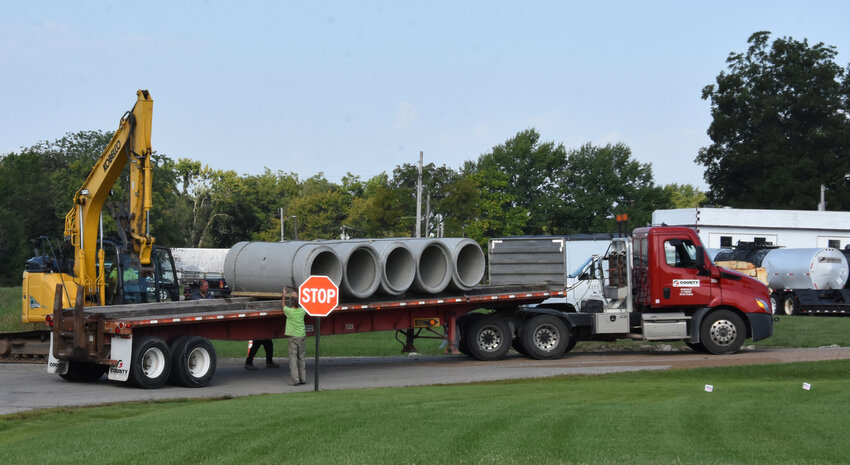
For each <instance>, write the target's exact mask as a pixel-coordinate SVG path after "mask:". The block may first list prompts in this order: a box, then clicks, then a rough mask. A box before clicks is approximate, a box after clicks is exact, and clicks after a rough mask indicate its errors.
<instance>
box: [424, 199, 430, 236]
mask: <svg viewBox="0 0 850 465" xmlns="http://www.w3.org/2000/svg"><path fill="white" fill-rule="evenodd" d="M430 218H431V193H430V192H428V191H425V237H431V224H430V220H429V219H430Z"/></svg>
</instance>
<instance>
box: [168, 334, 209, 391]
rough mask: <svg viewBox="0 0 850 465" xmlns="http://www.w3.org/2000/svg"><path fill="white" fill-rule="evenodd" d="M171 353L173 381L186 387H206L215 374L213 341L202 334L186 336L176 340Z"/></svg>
mask: <svg viewBox="0 0 850 465" xmlns="http://www.w3.org/2000/svg"><path fill="white" fill-rule="evenodd" d="M171 350H172V355H171V377H170V379H171V381H172V382H173V383H175V384H179V385H180V386H185V387H204V386H206V385H207V384H208V383H209V382H210V380H211V379H212V377H213V375H214V374H215V367H216V355H215V348H214V347H213V345H212V343H210V341H209V340H208V339H206V338H204V337H201V336H184V337H181V338H179V339H177V340H176V341H175V343H174V344H173V347H172V349H171Z"/></svg>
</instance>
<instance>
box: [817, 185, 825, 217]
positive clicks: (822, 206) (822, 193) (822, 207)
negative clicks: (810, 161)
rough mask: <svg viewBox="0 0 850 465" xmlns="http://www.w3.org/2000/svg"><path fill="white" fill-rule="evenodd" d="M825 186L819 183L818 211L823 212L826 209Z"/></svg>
mask: <svg viewBox="0 0 850 465" xmlns="http://www.w3.org/2000/svg"><path fill="white" fill-rule="evenodd" d="M825 194H826V186H825V185H823V184H821V185H820V203H819V204H818V211H819V212H823V211H826V195H825Z"/></svg>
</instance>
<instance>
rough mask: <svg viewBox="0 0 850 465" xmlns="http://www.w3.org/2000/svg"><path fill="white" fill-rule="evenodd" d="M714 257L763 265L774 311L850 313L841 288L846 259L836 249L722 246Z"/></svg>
mask: <svg viewBox="0 0 850 465" xmlns="http://www.w3.org/2000/svg"><path fill="white" fill-rule="evenodd" d="M714 261H715V263H717V264H718V265H720V266H728V265H730V264H734V263H741V262H746V263H750V264H752V265H754V266H755V267H757V268H761V269H764V275H763V276H764V278H763V280H766V282H765V284H767V286H768V287H769V288H770V291H771V303H772V304H773V308H774V309H775V310H774V311H775V312H777V313H782V314H785V315H796V314H850V290H847V289H844V286H845V284H846V283H847V276H848V267H847V266H848V265H847V259H846V258H845V257H844V254H842V253H841V251H839V250H836V249H833V248H821V249H780V248H738V249H723V250H720V251H718V252H717V254H716V255H715V256H714ZM733 268H737V267H733ZM742 271H743V270H742Z"/></svg>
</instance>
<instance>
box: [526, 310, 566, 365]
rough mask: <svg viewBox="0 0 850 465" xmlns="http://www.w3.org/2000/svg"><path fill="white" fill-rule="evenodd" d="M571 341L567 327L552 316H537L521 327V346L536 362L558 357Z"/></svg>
mask: <svg viewBox="0 0 850 465" xmlns="http://www.w3.org/2000/svg"><path fill="white" fill-rule="evenodd" d="M571 339H572V335H571V334H570V330H569V328H568V327H567V325H566V324H565V323H564V322H563V321H561V319H560V318H558V317H556V316H553V315H538V316H535V317H532V318H531V319H530V320H528V321H526V322H525V324H523V325H522V344H523V346H524V347H525V350H526V351H527V352H528V355H529V356H530V357H532V358H535V359H537V360H548V359H553V358H558V357H560V356H561V355H563V354H564V352H565V351H566V349H567V345H568V344H569V342H570V340H571Z"/></svg>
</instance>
